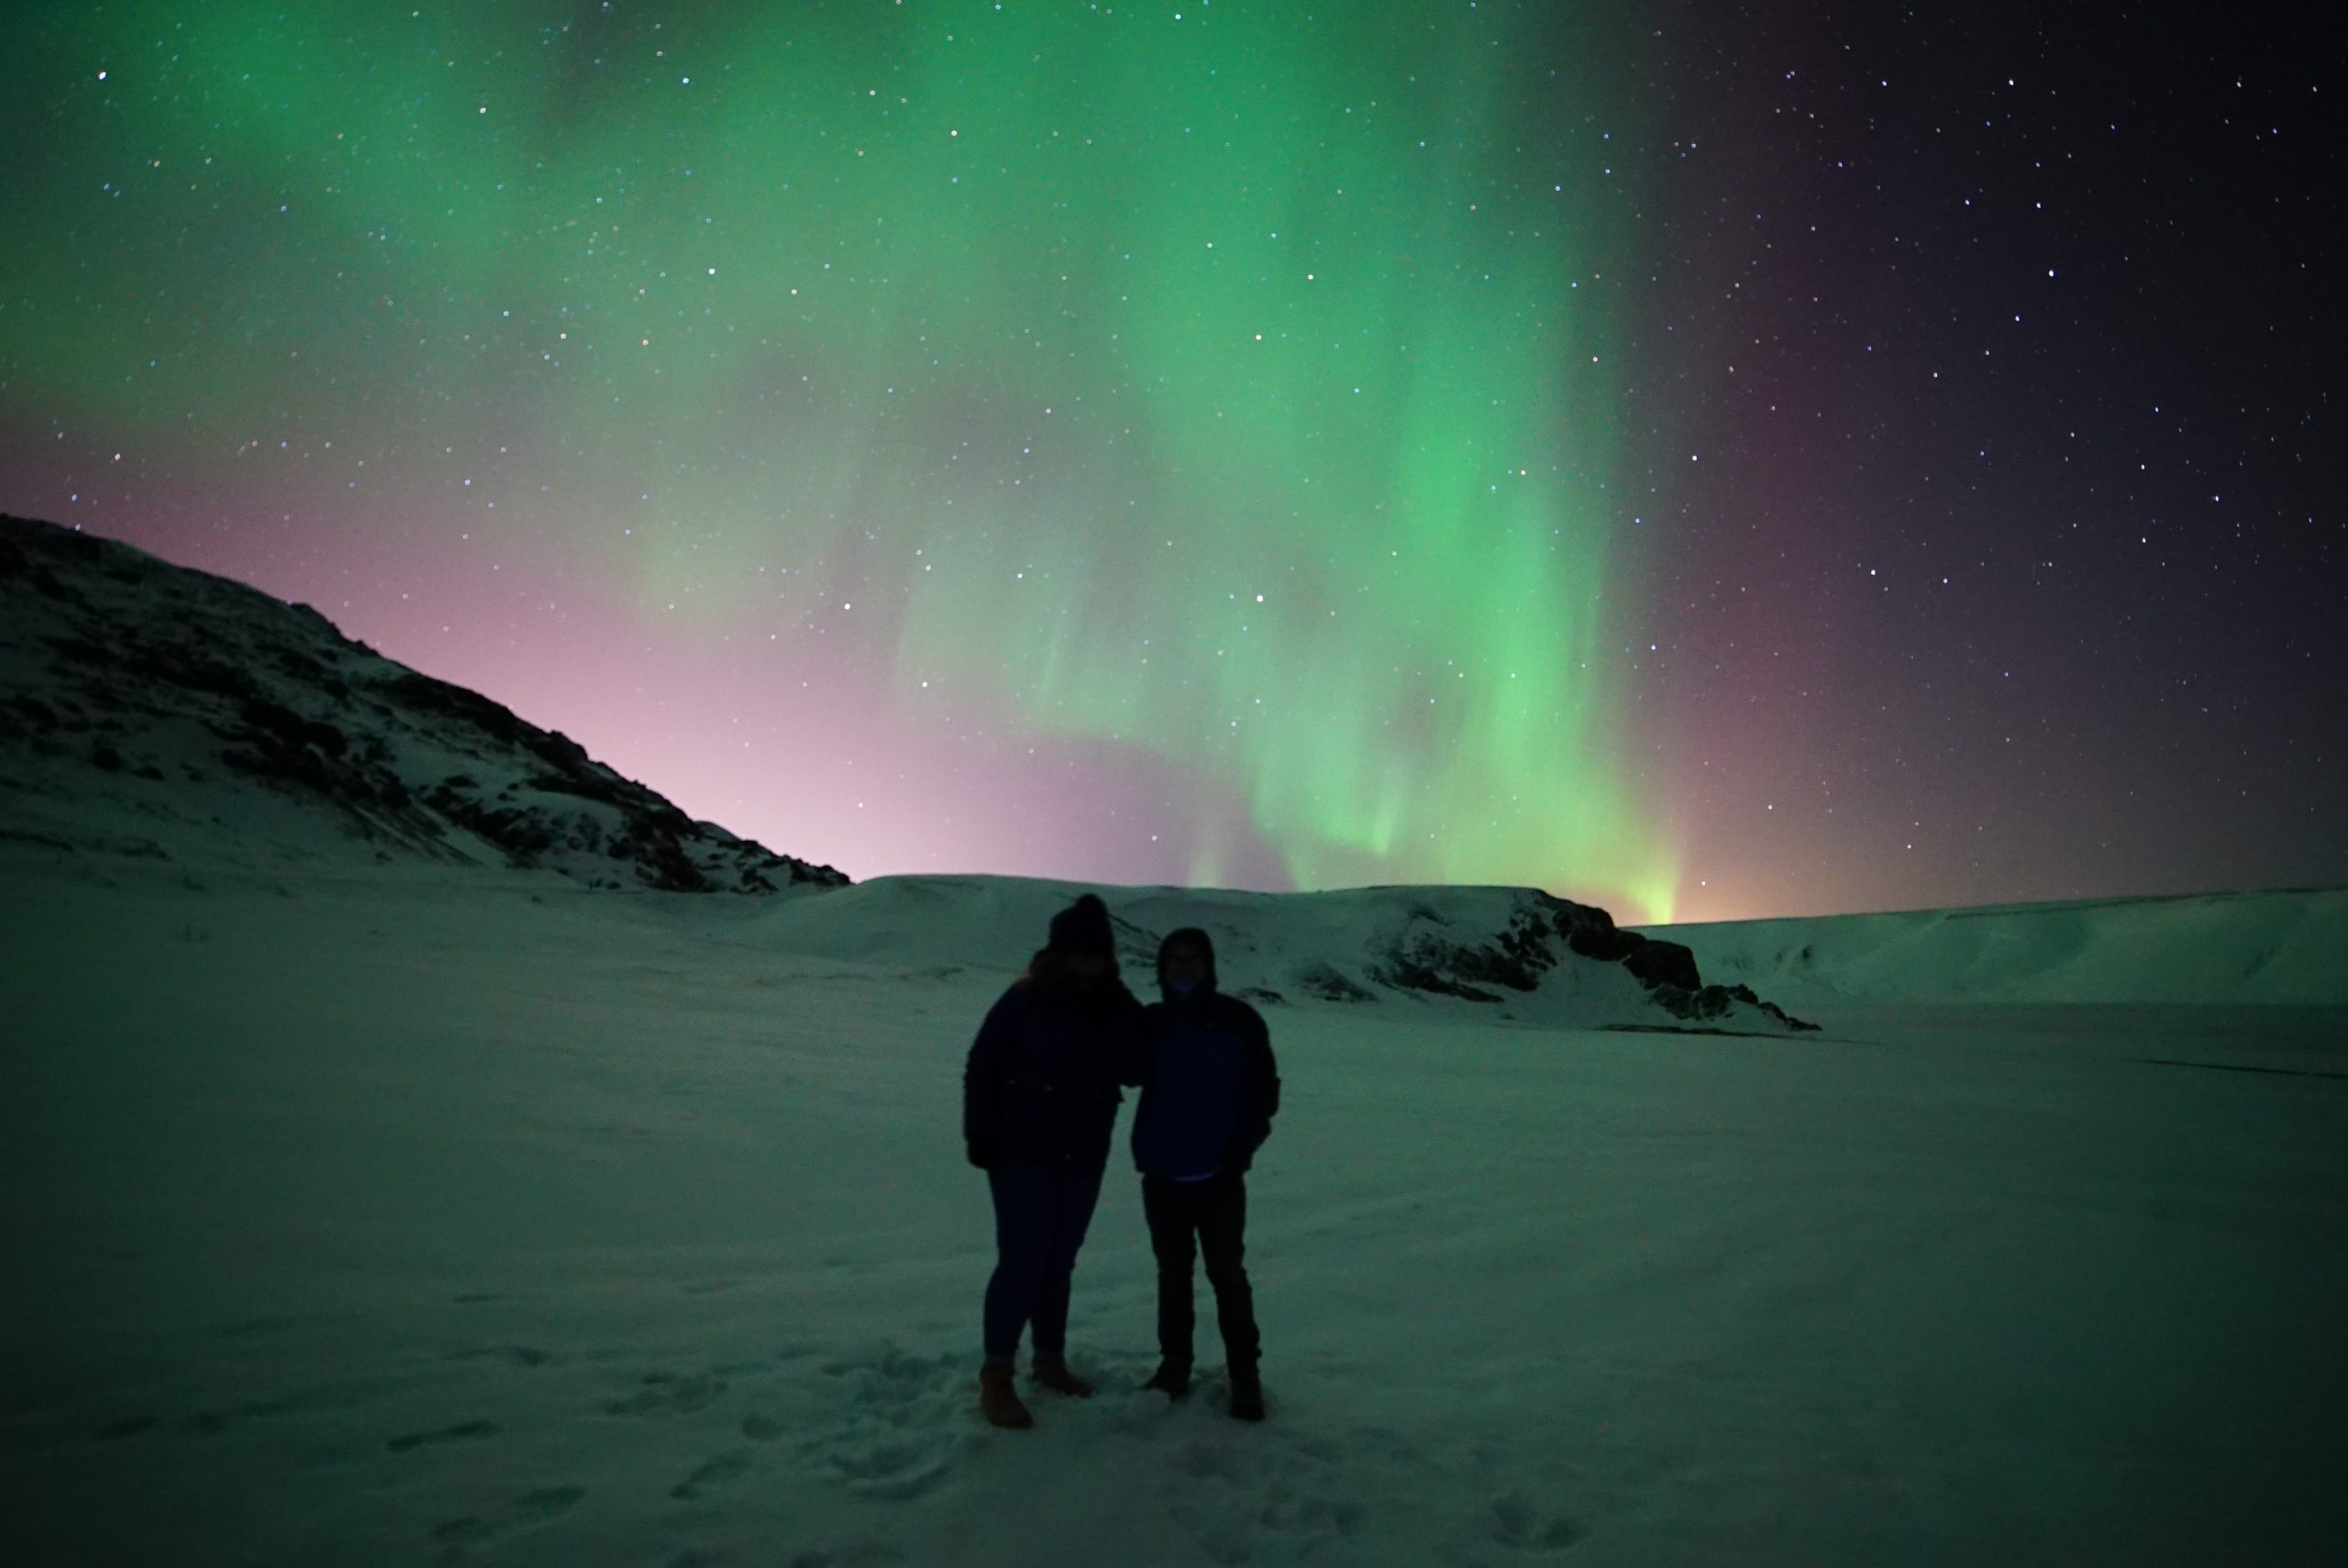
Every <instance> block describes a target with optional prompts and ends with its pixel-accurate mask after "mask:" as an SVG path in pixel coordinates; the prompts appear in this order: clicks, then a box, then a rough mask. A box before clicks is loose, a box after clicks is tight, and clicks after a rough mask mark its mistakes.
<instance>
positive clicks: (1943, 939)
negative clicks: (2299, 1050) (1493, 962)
mask: <svg viewBox="0 0 2348 1568" xmlns="http://www.w3.org/2000/svg"><path fill="white" fill-rule="evenodd" d="M1656 933H1657V934H1659V935H1665V936H1668V937H1669V938H1670V939H1671V940H1672V941H1674V942H1678V943H1683V944H1686V945H1687V946H1688V947H1689V949H1690V950H1692V951H1693V952H1694V953H1695V954H1696V955H1697V957H1698V958H1699V960H1700V962H1701V963H1702V965H1703V966H1704V971H1705V973H1707V974H1708V975H1710V976H1711V977H1713V978H1715V979H1727V980H1733V981H1738V982H1742V983H1744V984H1746V985H1751V986H1757V987H1761V988H1766V989H1767V991H1768V992H1769V994H1770V995H1772V996H1774V997H1777V998H1779V999H1782V1000H1784V1001H1785V1002H1787V1003H1788V1004H1789V1005H1792V1006H1803V1007H1810V1006H1818V1005H1821V1004H1824V1003H1829V1002H1839V1001H1849V1002H1863V1003H1894V1002H1897V1003H1926V1002H1930V1003H1944V1002H1987V1001H2011V1002H2024V1001H2027V1002H2167V1003H2191V1004H2198V1005H2219V1006H2229V1007H2245V1006H2257V1005H2300V1006H2338V1005H2341V1004H2342V1003H2348V889H2342V888H2331V889H2318V890H2312V891H2287V892H2259V893H2217V894H2204V895H2198V896H2194V897H2185V898H2142V899H2086V900H2073V901H2069V902H2063V903H2041V904H2010V905H2001V906H1994V907H1989V908H1982V909H1958V910H1921V911H1909V912H1903V913H1898V914H1861V915H1830V916H1822V917H1819V918H1814V919H1809V920H1760V921H1733V922H1720V923H1717V924H1707V925H1682V926H1670V927H1662V928H1657V931H1656Z"/></svg>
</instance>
